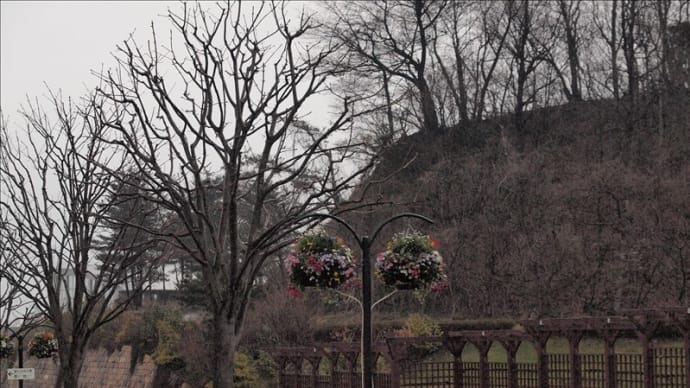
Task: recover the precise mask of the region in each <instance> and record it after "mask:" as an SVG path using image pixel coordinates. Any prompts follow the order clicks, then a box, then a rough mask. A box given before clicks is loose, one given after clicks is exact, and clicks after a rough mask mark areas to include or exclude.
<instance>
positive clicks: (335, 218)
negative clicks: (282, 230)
mask: <svg viewBox="0 0 690 388" xmlns="http://www.w3.org/2000/svg"><path fill="white" fill-rule="evenodd" d="M307 218H319V219H322V220H325V219H329V220H333V221H335V222H337V223H339V224H340V225H342V226H344V227H345V229H347V230H348V231H349V232H350V234H351V235H352V237H353V238H354V239H355V240H356V241H357V244H359V245H360V246H361V245H362V239H361V238H360V237H359V235H357V232H355V230H354V229H353V228H352V226H350V224H348V223H347V221H345V220H344V219H342V218H340V217H338V216H333V215H330V214H325V213H312V214H305V215H303V216H301V217H299V218H297V219H296V220H295V222H297V221H301V220H304V219H307Z"/></svg>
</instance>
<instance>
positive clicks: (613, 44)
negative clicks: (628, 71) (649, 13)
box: [609, 0, 620, 99]
mask: <svg viewBox="0 0 690 388" xmlns="http://www.w3.org/2000/svg"><path fill="white" fill-rule="evenodd" d="M616 10H617V0H613V3H611V40H610V41H609V47H610V49H611V53H610V54H611V81H612V83H613V97H614V98H616V99H619V98H620V81H619V76H618V43H617V38H616V24H617V16H616V15H617V13H616Z"/></svg>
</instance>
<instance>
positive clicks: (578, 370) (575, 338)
mask: <svg viewBox="0 0 690 388" xmlns="http://www.w3.org/2000/svg"><path fill="white" fill-rule="evenodd" d="M584 335H585V333H584V331H582V330H568V331H566V332H565V337H566V339H567V340H568V351H569V353H570V386H571V387H572V388H582V359H581V358H580V349H579V346H580V341H582V337H583V336H584Z"/></svg>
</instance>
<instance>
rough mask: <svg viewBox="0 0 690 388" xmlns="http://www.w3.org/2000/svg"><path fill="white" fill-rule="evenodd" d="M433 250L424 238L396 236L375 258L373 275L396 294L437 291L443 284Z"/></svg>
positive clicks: (438, 256)
mask: <svg viewBox="0 0 690 388" xmlns="http://www.w3.org/2000/svg"><path fill="white" fill-rule="evenodd" d="M437 247H438V243H437V242H436V241H434V240H433V239H432V238H431V237H429V236H428V235H423V234H420V233H417V232H408V233H402V234H397V235H395V236H394V237H393V238H392V239H390V240H389V241H388V242H387V243H386V251H385V252H381V253H379V254H378V255H377V256H376V275H377V276H378V277H379V279H381V280H382V281H383V282H384V283H385V284H386V285H388V286H393V287H396V288H398V289H400V290H414V289H419V288H426V287H432V288H439V286H440V285H443V284H446V275H445V272H444V267H443V258H442V257H441V254H440V253H438V251H437V250H436V249H437Z"/></svg>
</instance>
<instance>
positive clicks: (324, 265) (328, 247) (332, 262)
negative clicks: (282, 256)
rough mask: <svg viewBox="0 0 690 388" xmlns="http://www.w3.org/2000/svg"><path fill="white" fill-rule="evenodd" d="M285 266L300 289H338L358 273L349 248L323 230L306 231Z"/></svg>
mask: <svg viewBox="0 0 690 388" xmlns="http://www.w3.org/2000/svg"><path fill="white" fill-rule="evenodd" d="M285 265H286V267H287V269H288V271H289V272H290V282H291V283H292V284H293V285H294V286H296V287H298V288H301V289H304V288H305V287H326V288H337V287H339V286H341V285H343V284H344V283H346V282H347V281H348V280H350V279H352V278H353V277H354V276H355V265H354V263H353V262H352V252H351V251H350V249H349V248H348V247H346V246H345V244H343V242H342V241H341V240H340V239H334V238H332V237H330V236H329V235H327V234H325V233H323V232H313V233H307V234H305V235H303V236H302V237H301V238H299V239H298V240H297V241H296V242H295V244H294V246H293V248H292V251H291V252H290V254H288V256H287V258H286V260H285Z"/></svg>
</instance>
